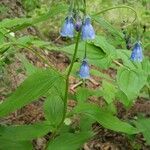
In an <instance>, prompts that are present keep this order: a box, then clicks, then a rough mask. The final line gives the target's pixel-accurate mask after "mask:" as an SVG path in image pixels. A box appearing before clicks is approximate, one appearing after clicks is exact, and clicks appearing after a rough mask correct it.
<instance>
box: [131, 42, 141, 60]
mask: <svg viewBox="0 0 150 150" xmlns="http://www.w3.org/2000/svg"><path fill="white" fill-rule="evenodd" d="M130 58H131V60H132V61H138V62H142V60H143V53H142V46H141V43H140V42H139V41H138V42H136V43H135V45H134V47H133V50H132V53H131V57H130Z"/></svg>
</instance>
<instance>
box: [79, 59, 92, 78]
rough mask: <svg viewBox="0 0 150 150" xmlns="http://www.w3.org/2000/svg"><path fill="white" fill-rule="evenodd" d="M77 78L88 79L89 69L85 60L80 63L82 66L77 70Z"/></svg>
mask: <svg viewBox="0 0 150 150" xmlns="http://www.w3.org/2000/svg"><path fill="white" fill-rule="evenodd" d="M79 76H80V78H82V79H87V78H89V77H90V68H89V65H88V62H87V60H86V59H84V60H83V61H82V64H81V67H80V70H79Z"/></svg>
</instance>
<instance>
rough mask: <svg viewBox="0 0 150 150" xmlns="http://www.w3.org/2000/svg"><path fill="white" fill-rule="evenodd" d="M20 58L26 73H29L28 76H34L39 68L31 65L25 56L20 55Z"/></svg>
mask: <svg viewBox="0 0 150 150" xmlns="http://www.w3.org/2000/svg"><path fill="white" fill-rule="evenodd" d="M18 56H19V60H20V61H21V62H22V64H23V66H24V68H25V70H26V72H27V75H28V76H29V75H32V74H33V73H35V72H36V71H37V70H38V69H39V68H37V67H35V66H34V65H33V64H31V63H30V62H29V61H28V60H27V58H25V56H23V55H20V54H19V55H18Z"/></svg>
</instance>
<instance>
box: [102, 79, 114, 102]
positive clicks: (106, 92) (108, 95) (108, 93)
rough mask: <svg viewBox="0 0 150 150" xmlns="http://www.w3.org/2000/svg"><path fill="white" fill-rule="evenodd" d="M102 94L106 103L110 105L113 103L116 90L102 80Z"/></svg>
mask: <svg viewBox="0 0 150 150" xmlns="http://www.w3.org/2000/svg"><path fill="white" fill-rule="evenodd" d="M102 93H103V97H104V99H105V100H106V102H107V103H108V104H110V103H112V102H113V100H115V93H116V88H115V86H114V85H113V84H111V83H109V82H107V81H105V80H103V83H102Z"/></svg>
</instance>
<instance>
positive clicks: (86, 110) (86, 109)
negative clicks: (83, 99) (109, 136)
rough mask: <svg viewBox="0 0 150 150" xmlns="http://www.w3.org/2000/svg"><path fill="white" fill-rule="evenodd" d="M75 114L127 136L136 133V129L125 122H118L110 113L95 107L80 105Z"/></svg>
mask: <svg viewBox="0 0 150 150" xmlns="http://www.w3.org/2000/svg"><path fill="white" fill-rule="evenodd" d="M74 112H75V113H83V114H86V115H88V116H89V117H91V118H93V119H94V120H95V121H97V122H99V123H100V124H101V125H102V126H103V127H105V128H107V129H110V130H113V131H117V132H123V133H127V134H135V133H137V129H136V128H134V127H133V126H131V125H130V124H128V123H127V122H124V121H121V120H119V119H118V118H117V117H115V116H113V115H112V114H111V113H110V112H108V111H105V110H102V109H101V108H99V107H98V106H96V105H92V104H80V105H78V106H77V107H76V108H75V110H74Z"/></svg>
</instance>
